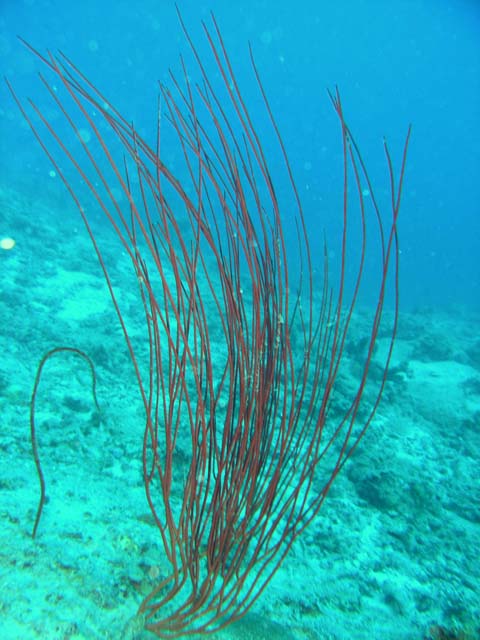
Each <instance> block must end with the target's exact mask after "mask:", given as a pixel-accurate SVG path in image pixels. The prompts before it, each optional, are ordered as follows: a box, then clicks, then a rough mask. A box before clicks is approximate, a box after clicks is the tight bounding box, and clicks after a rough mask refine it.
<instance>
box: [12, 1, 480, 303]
mask: <svg viewBox="0 0 480 640" xmlns="http://www.w3.org/2000/svg"><path fill="white" fill-rule="evenodd" d="M179 6H180V8H181V11H182V13H183V16H184V19H185V22H186V23H187V25H188V28H189V30H190V31H191V34H192V36H193V37H194V40H195V42H196V45H197V46H198V48H199V51H200V53H201V54H202V55H205V56H206V55H207V47H206V43H205V40H204V38H203V36H202V33H201V26H200V21H201V20H202V19H208V14H209V11H210V10H213V11H214V12H215V15H216V17H217V19H218V22H219V24H220V26H221V29H222V33H223V35H224V38H225V42H226V44H227V46H228V50H229V52H230V55H231V58H232V62H233V63H234V65H235V70H236V74H237V77H238V79H239V81H240V83H241V86H242V90H243V94H244V97H245V99H246V101H247V103H248V104H249V107H250V109H251V111H252V114H253V115H254V116H255V115H256V114H257V113H258V114H261V113H263V111H262V107H261V104H260V100H259V96H258V92H257V90H256V87H255V83H254V81H253V77H252V71H251V68H250V64H249V60H248V49H247V43H248V42H251V43H252V46H253V50H254V54H255V59H256V61H257V64H258V67H259V70H260V72H261V75H262V78H263V82H264V84H265V88H266V90H267V92H268V95H269V97H270V99H271V102H272V106H273V109H274V113H275V116H276V118H277V120H278V124H279V126H280V129H281V131H282V134H283V136H284V139H285V143H286V147H287V150H288V154H289V157H290V160H291V163H292V165H293V168H294V173H295V177H296V180H297V183H298V186H299V189H300V194H301V197H302V201H303V204H304V208H305V213H306V216H307V218H308V219H310V220H313V221H314V225H316V224H317V220H318V225H319V226H321V227H322V229H323V228H324V227H325V226H326V227H328V223H327V222H326V221H325V216H326V215H327V216H328V213H329V212H331V211H334V210H335V208H336V207H337V206H338V201H337V200H336V198H337V196H338V186H339V182H338V181H339V179H340V178H339V174H338V167H337V166H336V165H335V164H334V158H335V157H336V155H338V152H339V146H338V145H339V137H338V127H337V124H336V122H335V118H334V116H333V111H332V108H331V105H330V104H329V100H328V97H327V93H326V90H327V89H333V88H334V87H335V86H336V85H338V87H339V88H340V91H341V95H342V97H343V102H344V108H345V111H346V114H347V119H348V122H349V124H350V126H351V128H352V130H353V132H354V133H355V135H356V138H357V140H358V142H359V144H360V146H361V149H362V152H363V154H364V156H365V158H366V159H367V162H368V166H369V170H370V172H371V174H372V176H373V178H374V180H375V181H376V183H377V184H378V185H379V190H380V191H381V189H382V188H383V187H384V186H386V185H387V181H386V180H387V175H386V172H385V162H384V157H383V155H382V154H383V151H382V139H383V136H386V137H387V139H388V141H389V143H390V146H391V149H392V154H393V157H394V161H395V162H397V166H398V162H399V153H400V150H401V145H402V141H403V139H404V136H405V133H406V130H407V126H408V124H409V123H412V124H413V136H412V142H411V148H410V153H409V159H408V168H407V174H406V186H405V191H404V198H403V208H402V214H401V224H400V233H401V248H402V266H401V268H402V280H401V290H402V305H403V308H404V309H415V308H417V307H429V306H433V307H434V308H439V307H447V308H448V307H451V306H457V305H460V306H465V307H467V308H471V307H473V308H478V306H479V302H480V295H479V294H480V261H479V259H478V246H479V240H480V186H479V185H480V180H479V178H480V169H479V167H480V157H479V155H480V125H479V123H480V5H479V3H478V2H476V1H475V0H461V1H458V2H455V3H450V2H446V1H443V0H442V1H440V2H439V1H438V0H432V1H422V0H418V1H415V2H413V1H398V2H397V1H395V0H393V1H391V2H380V1H357V0H355V1H353V0H352V1H350V2H349V1H346V0H344V1H340V2H335V3H318V2H313V1H312V2H302V3H301V4H300V5H299V6H295V7H294V8H293V7H292V4H291V3H290V2H285V3H284V2H282V1H279V2H275V3H272V2H251V3H238V2H236V3H225V2H219V1H212V2H211V3H205V2H183V3H182V2H181V3H180V5H179ZM17 34H19V35H21V36H22V37H23V38H25V39H26V40H28V41H29V42H31V43H32V44H33V45H34V46H35V47H36V48H38V49H39V50H41V51H45V50H46V49H47V48H49V49H51V50H52V51H55V50H56V49H61V50H62V51H64V52H65V53H66V54H68V56H70V57H71V58H72V59H73V60H74V61H75V63H76V64H77V65H78V66H79V67H80V68H81V69H82V70H83V71H84V72H85V73H86V74H87V75H88V76H89V77H90V78H91V79H92V81H93V82H94V83H95V84H96V85H97V86H99V87H101V89H102V91H103V92H104V93H105V95H107V96H108V97H109V98H110V99H111V100H112V101H113V102H114V104H115V105H117V106H118V108H119V109H120V111H122V112H123V113H124V114H125V115H126V116H127V118H128V119H131V120H133V121H134V122H135V124H136V127H137V128H138V129H139V130H140V131H142V132H146V134H147V137H148V136H149V135H150V139H151V140H152V141H153V135H154V126H155V124H154V123H155V120H154V119H155V109H156V106H155V105H156V94H157V80H162V81H165V80H167V81H168V70H169V69H170V68H172V69H173V70H174V71H176V72H178V71H179V55H180V54H187V57H188V48H187V46H186V43H185V40H184V37H183V34H182V31H181V29H180V27H179V23H178V19H177V16H176V13H175V9H174V3H173V2H154V1H152V2H148V1H141V2H138V3H128V2H111V3H109V2H101V3H99V2H97V1H95V0H86V1H85V2H82V3H74V2H46V1H44V2H42V1H37V2H34V1H32V0H29V1H25V0H22V1H13V0H3V2H2V5H1V22H0V56H1V58H0V60H1V62H0V64H1V68H2V73H3V74H4V75H6V76H7V77H8V78H9V79H10V80H11V81H12V82H14V84H15V87H16V89H17V90H18V92H19V94H20V95H22V96H25V95H28V96H30V97H32V98H34V99H35V100H36V101H37V102H38V104H39V105H43V104H44V101H45V100H46V97H45V95H44V92H43V91H42V90H41V89H40V86H39V83H38V82H37V79H36V72H37V71H38V70H39V67H40V65H39V64H38V61H37V60H35V59H34V58H33V57H32V56H31V55H30V53H29V52H28V51H26V50H25V49H24V48H23V47H22V45H21V44H20V43H19V41H18V40H17V39H16V35H17ZM192 73H193V74H194V73H195V71H192ZM0 100H1V109H2V111H1V115H2V118H1V119H0V127H1V129H0V139H1V154H0V169H1V170H2V171H3V172H5V175H6V176H8V179H9V180H10V181H11V183H12V184H15V183H16V182H17V183H19V182H20V179H21V178H22V177H26V176H27V174H28V173H30V175H31V176H32V174H33V175H36V176H38V177H39V179H40V180H41V179H43V177H44V176H45V175H46V174H47V173H48V170H49V166H48V163H47V162H46V160H45V158H44V157H43V156H42V153H41V152H40V150H39V149H38V148H36V147H35V146H33V145H32V139H31V135H30V134H29V133H28V131H25V130H24V128H23V127H22V119H21V116H20V115H19V113H18V112H17V110H16V108H15V106H14V105H13V104H12V101H11V99H10V97H9V96H8V94H7V92H6V89H5V87H4V86H3V85H2V86H1V87H0ZM258 117H259V118H261V116H260V115H258ZM267 140H268V138H267ZM266 144H267V147H268V144H269V143H268V141H267V143H266ZM13 150H14V151H15V153H13V154H12V151H13ZM267 151H268V149H267ZM271 163H272V165H274V164H275V160H274V159H271ZM27 164H28V166H27ZM326 212H327V213H326ZM330 216H331V213H330ZM319 218H320V220H319ZM332 224H333V225H334V224H335V223H332ZM330 233H331V235H334V234H335V226H333V227H332V229H331V231H330Z"/></svg>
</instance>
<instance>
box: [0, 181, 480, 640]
mask: <svg viewBox="0 0 480 640" xmlns="http://www.w3.org/2000/svg"><path fill="white" fill-rule="evenodd" d="M0 197H1V199H0V225H1V226H0V235H9V236H12V237H14V238H15V240H16V246H15V247H14V248H13V249H12V250H10V251H2V252H1V253H0V272H1V288H0V290H1V297H0V326H1V330H0V340H1V353H2V357H1V359H0V403H1V410H0V416H1V417H0V488H1V493H0V496H1V499H0V639H1V640H34V639H41V640H67V639H71V640H75V639H89V640H96V639H100V638H109V639H114V640H120V639H123V638H125V639H127V638H133V637H137V638H144V637H145V638H147V637H152V638H153V636H151V635H149V634H147V633H136V634H134V633H133V631H132V628H133V627H132V622H131V621H132V618H133V617H134V615H135V612H136V610H137V607H138V605H139V603H140V601H141V600H142V598H143V597H144V596H145V595H146V594H147V593H148V592H149V590H150V589H151V588H152V587H153V586H154V584H155V581H156V579H157V580H158V576H159V575H162V572H163V571H164V569H163V568H162V565H163V566H164V564H165V562H166V560H165V557H164V554H163V552H162V546H161V541H160V537H159V535H158V531H157V530H156V528H155V526H154V525H153V523H152V519H151V517H150V515H149V510H148V505H147V502H146V499H145V495H144V489H143V481H142V475H141V462H140V452H141V444H142V434H143V426H144V422H143V414H142V408H141V405H140V403H139V402H138V401H137V391H136V388H135V386H134V385H135V382H134V378H133V372H132V367H131V365H130V362H129V358H128V355H127V352H126V349H125V346H124V343H123V338H122V335H121V333H120V331H119V328H118V323H117V321H116V318H115V316H114V314H113V311H112V307H111V303H110V299H109V297H108V292H107V290H106V287H105V285H104V282H103V279H102V274H101V272H100V269H99V267H98V264H97V262H96V258H95V256H94V254H93V251H92V249H91V245H90V243H89V240H88V238H87V237H86V234H85V232H84V230H83V228H82V227H81V222H80V220H79V218H78V215H77V214H76V213H75V211H73V210H72V208H71V207H70V206H69V205H65V204H63V205H62V203H60V202H56V203H54V204H52V203H51V202H50V204H49V206H48V207H47V206H46V205H45V204H42V200H43V199H44V198H43V197H42V194H41V195H40V196H38V197H36V198H28V197H26V196H25V195H20V194H18V193H16V192H13V191H7V190H6V189H3V190H2V191H1V193H0ZM45 199H46V198H45ZM65 207H66V208H65ZM113 251H117V249H116V248H115V249H114V244H113V242H112V252H113ZM107 252H108V239H107ZM112 255H113V254H112ZM117 258H118V259H117V262H116V269H117V276H118V279H116V281H115V282H114V285H115V286H118V287H119V290H120V289H121V286H122V282H127V281H128V279H127V275H126V273H127V272H128V269H129V267H128V263H127V262H126V261H125V260H122V259H121V258H122V256H117ZM123 269H124V270H125V274H123V271H122V270H123ZM124 277H125V279H124V280H122V278H124ZM121 295H122V300H123V302H124V303H125V305H126V306H127V308H128V303H129V291H128V287H126V288H124V290H122V293H121ZM132 302H133V298H132ZM479 327H480V317H479V316H478V315H474V314H472V313H471V312H469V311H467V310H465V309H459V308H457V309H451V310H449V311H446V310H445V311H442V312H439V311H436V310H435V309H419V310H418V311H417V312H415V313H402V315H401V318H400V326H399V333H398V339H397V344H396V349H395V354H394V362H393V365H392V370H391V374H390V377H389V381H388V384H387V387H386V390H385V394H384V399H383V401H382V404H381V406H380V408H379V410H378V413H377V416H376V419H375V422H374V424H373V425H372V426H371V428H370V430H369V432H368V433H367V435H366V437H365V439H364V440H363V442H362V444H361V446H360V447H359V449H358V452H357V453H356V455H355V457H354V459H353V460H351V461H350V462H349V464H348V465H347V466H346V468H345V469H344V471H343V473H342V474H341V475H340V476H339V478H338V479H337V481H336V484H335V485H334V487H333V489H332V491H331V493H330V495H329V496H328V499H327V501H326V503H325V505H324V507H323V508H322V511H321V512H320V514H319V517H318V518H317V519H316V520H315V522H314V523H313V524H312V526H311V527H310V528H309V529H308V530H307V531H306V532H304V534H303V535H302V536H301V538H299V539H298V540H297V542H296V544H295V545H294V547H293V550H292V552H291V553H290V555H289V556H288V558H287V560H286V561H285V563H284V564H283V566H282V567H281V569H280V571H279V572H278V574H277V575H276V577H275V578H274V580H273V581H272V583H271V584H270V585H269V587H268V588H267V589H266V591H265V593H264V594H263V596H262V597H261V598H260V600H259V601H258V602H257V604H256V605H255V606H254V608H253V610H252V611H251V612H250V613H249V614H248V615H247V616H246V617H245V618H244V619H243V620H242V621H240V622H238V623H237V624H235V625H233V626H231V627H230V628H228V629H226V630H224V631H222V632H219V633H218V634H216V636H214V637H218V638H239V639H240V638H252V639H255V638H258V639H261V638H268V639H269V640H274V638H284V639H298V640H307V639H308V640H311V639H313V638H318V639H322V640H374V639H375V640H414V639H418V640H421V639H423V638H430V637H438V638H440V637H441V636H440V632H439V631H438V630H437V633H436V634H435V633H433V632H432V631H429V629H430V630H431V629H432V627H433V626H434V625H443V627H444V628H445V629H446V630H449V631H451V632H452V635H450V636H447V635H445V636H443V637H444V638H447V637H450V638H464V639H466V638H477V637H478V627H479V626H480V465H479V452H480V332H479ZM55 345H70V346H75V347H78V348H81V349H84V350H85V351H86V352H87V353H88V354H89V355H90V356H91V358H92V359H93V360H94V362H95V365H96V367H97V374H98V398H99V403H100V405H101V407H102V416H101V419H99V416H98V415H97V414H96V412H95V411H94V407H93V401H92V399H91V397H90V393H89V391H90V381H89V376H88V371H87V370H86V368H85V367H84V366H83V365H82V363H81V362H79V361H75V360H74V359H73V358H70V359H69V358H67V357H66V356H60V357H58V358H57V360H55V361H51V363H50V364H49V367H48V370H47V371H46V373H45V376H44V379H43V380H42V386H41V388H40V392H39V400H38V402H39V407H38V416H37V421H38V424H37V428H38V431H39V446H40V450H41V456H42V462H43V467H44V471H45V475H46V480H47V494H48V503H47V504H46V506H45V510H44V514H43V517H42V521H41V523H40V527H39V532H38V535H37V538H36V539H35V540H32V538H31V535H30V533H31V529H32V525H33V521H34V517H35V512H36V508H37V502H38V492H39V488H38V480H37V476H36V472H35V468H34V464H33V460H32V454H31V445H30V440H29V401H30V394H31V390H32V385H33V381H34V376H35V371H36V366H37V363H38V361H39V359H40V357H41V356H42V354H43V353H44V352H45V351H47V349H49V348H51V347H53V346H55ZM346 357H347V358H350V357H351V358H352V367H351V369H352V371H354V370H355V366H354V364H355V363H354V362H353V359H354V355H352V354H351V353H349V352H347V355H346ZM347 364H348V363H347ZM460 630H462V633H463V635H462V634H461V633H460ZM454 632H455V633H454Z"/></svg>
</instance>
